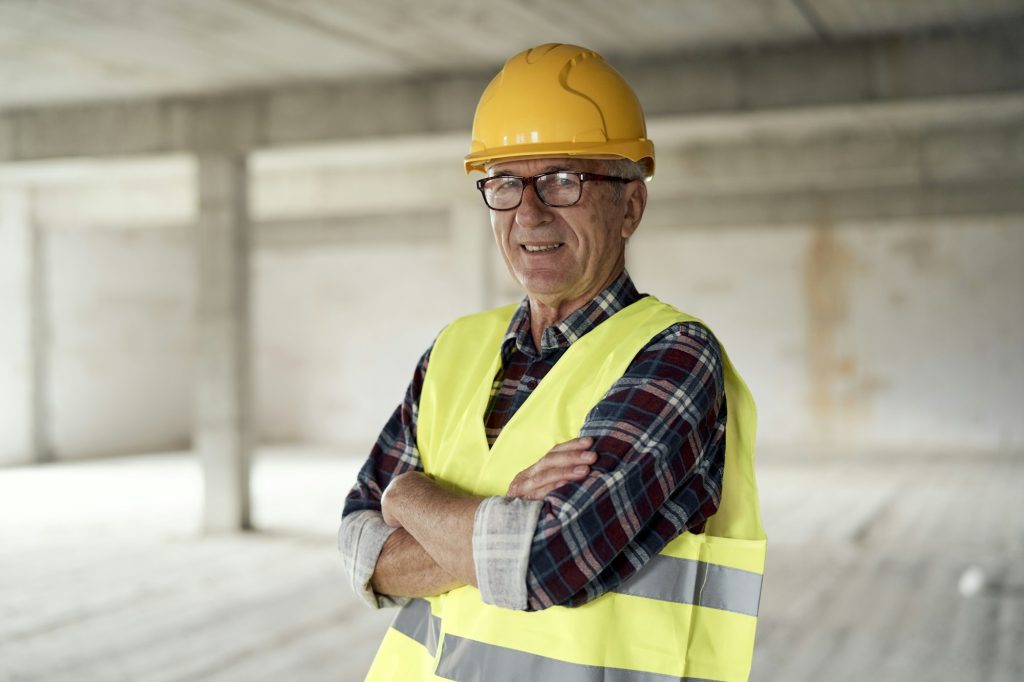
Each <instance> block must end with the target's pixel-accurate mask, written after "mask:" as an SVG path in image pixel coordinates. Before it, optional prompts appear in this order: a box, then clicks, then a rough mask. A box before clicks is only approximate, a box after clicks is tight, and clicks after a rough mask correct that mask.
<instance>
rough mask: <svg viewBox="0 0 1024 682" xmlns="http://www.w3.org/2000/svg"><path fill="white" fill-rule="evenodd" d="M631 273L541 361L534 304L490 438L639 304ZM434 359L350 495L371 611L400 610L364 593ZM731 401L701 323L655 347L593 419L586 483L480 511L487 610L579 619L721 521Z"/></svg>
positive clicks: (500, 388)
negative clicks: (595, 334)
mask: <svg viewBox="0 0 1024 682" xmlns="http://www.w3.org/2000/svg"><path fill="white" fill-rule="evenodd" d="M641 297H642V296H641V294H639V293H638V292H637V290H636V288H635V286H634V285H633V282H632V280H631V279H630V277H629V275H628V274H627V273H626V272H623V273H622V274H621V275H620V276H619V277H618V278H617V279H616V280H615V281H614V282H613V283H612V284H611V285H610V286H608V287H607V288H606V289H605V290H603V291H602V292H601V293H600V294H598V295H597V296H596V297H595V298H594V299H593V300H591V301H590V302H589V303H587V304H586V305H584V306H583V307H582V308H580V309H578V310H576V311H575V312H573V313H571V314H570V315H569V316H568V317H566V318H565V319H564V320H562V321H561V322H559V323H558V324H556V325H552V326H550V327H548V328H546V329H545V330H544V332H543V334H542V337H541V347H540V349H539V350H538V349H536V347H535V346H534V343H533V338H532V336H531V333H530V314H529V302H528V300H527V299H524V300H523V302H522V304H521V305H520V307H519V309H518V310H517V311H516V313H515V314H514V316H513V318H512V321H511V323H510V324H509V328H508V331H507V332H506V334H505V337H504V339H503V341H502V344H501V358H502V369H501V371H500V372H499V374H498V376H496V377H495V378H494V385H493V389H492V398H491V403H490V406H489V409H488V411H487V414H486V418H485V424H484V425H482V426H483V428H485V431H486V434H487V439H488V442H489V443H490V444H493V443H494V441H495V440H496V438H497V437H498V434H499V433H501V430H502V428H504V426H505V424H507V423H508V421H509V420H510V419H511V418H512V415H514V414H515V412H516V411H517V410H518V409H519V407H520V406H522V404H523V403H524V402H525V401H526V399H527V398H528V397H529V395H530V393H531V392H532V391H533V390H534V389H535V388H536V386H537V384H538V383H539V382H540V381H541V380H542V379H543V378H544V376H545V375H546V374H547V373H548V371H550V370H551V368H552V367H553V366H554V365H555V363H556V362H557V361H558V360H559V358H561V357H562V355H563V354H564V353H565V351H566V350H567V349H568V348H569V346H570V345H572V344H573V343H574V342H575V341H577V340H578V339H580V338H581V337H582V336H583V335H585V334H586V333H587V332H589V331H590V330H592V329H594V328H595V327H597V326H598V325H599V324H601V323H602V322H604V321H605V320H606V319H608V318H609V317H611V316H612V315H613V314H615V313H616V312H617V311H619V310H621V309H622V308H624V307H626V306H628V305H630V304H631V303H634V302H635V301H637V300H639V299H640V298H641ZM429 361H430V350H429V349H428V350H427V352H426V353H425V354H424V355H423V357H422V358H421V359H420V362H419V363H418V365H417V367H416V370H415V372H414V374H413V379H412V381H411V383H410V384H409V388H408V390H407V391H406V396H405V400H404V401H403V402H402V404H400V405H399V406H398V408H397V409H396V410H395V412H394V414H393V415H392V416H391V418H390V420H389V421H388V423H387V424H386V425H385V427H384V429H383V431H382V432H381V434H380V437H379V438H378V440H377V443H376V444H375V446H374V447H373V449H372V451H371V453H370V457H369V458H368V459H367V461H366V463H365V465H364V466H363V468H362V470H361V471H360V473H359V476H358V479H357V482H356V484H355V486H354V487H353V488H352V490H351V492H350V493H349V495H348V497H347V499H346V501H345V507H344V511H343V514H342V525H341V529H340V531H339V549H340V550H341V553H342V556H343V559H344V561H345V565H346V568H347V570H348V573H349V576H350V578H351V579H352V582H353V586H354V587H355V588H356V590H357V591H358V592H360V593H362V594H363V595H364V598H365V599H366V600H367V601H368V602H369V603H371V604H373V605H376V606H386V605H393V604H401V603H404V601H405V600H403V599H394V598H391V597H388V596H386V595H377V594H374V593H373V591H372V590H371V589H370V588H369V579H370V576H371V575H372V573H373V568H374V565H375V564H376V560H377V556H378V555H379V553H380V548H381V546H383V543H384V540H385V539H386V538H387V536H388V535H389V534H390V532H391V531H390V529H389V528H388V527H387V526H386V525H385V524H384V523H383V519H382V518H381V517H380V498H381V493H382V492H383V490H384V489H385V488H386V487H387V484H388V483H389V482H390V481H391V479H392V478H393V477H395V476H397V475H398V474H400V473H403V472H405V471H409V470H422V465H421V463H420V458H419V452H418V450H417V448H416V418H417V410H418V405H419V397H420V393H421V390H422V387H423V379H424V376H425V374H426V369H427V366H428V364H429ZM725 424H726V402H725V389H724V383H723V370H722V360H721V355H720V351H719V348H718V343H717V341H716V340H715V338H714V337H713V336H712V335H711V333H710V332H709V331H708V330H707V329H706V328H705V327H703V326H701V325H699V324H697V323H681V324H676V325H673V326H671V327H669V328H668V329H666V330H664V331H663V332H661V333H659V334H658V335H657V336H656V337H655V338H653V339H652V340H651V341H650V342H649V343H648V344H647V345H646V346H645V347H644V348H643V350H641V351H640V353H638V354H637V356H636V357H635V358H634V359H633V361H632V363H631V364H630V366H629V368H628V369H627V370H626V373H625V374H624V375H623V376H622V378H621V379H619V380H618V381H616V382H615V384H614V385H613V386H612V388H611V389H610V390H609V391H608V393H607V394H606V395H605V396H604V398H603V399H602V400H601V401H600V402H599V403H598V404H597V405H596V406H595V407H594V409H593V410H592V411H591V412H590V414H589V415H588V416H587V418H586V420H585V422H584V424H583V427H582V429H581V431H580V435H581V436H590V437H592V438H593V439H594V445H593V447H592V448H591V449H592V450H594V451H595V452H597V454H598V458H597V461H596V462H595V463H594V465H593V466H592V470H591V473H590V475H589V476H588V477H587V478H585V479H583V480H581V481H576V482H570V483H569V484H567V485H565V486H562V487H560V488H558V489H557V490H555V491H553V492H552V493H550V494H548V496H547V497H546V498H545V499H544V500H543V501H527V500H520V499H515V498H502V497H491V498H486V499H485V500H484V501H483V502H482V504H481V505H480V508H479V509H478V511H477V514H476V518H475V521H474V530H473V559H474V564H475V567H476V573H477V579H478V583H479V587H480V592H481V596H482V598H483V599H484V601H486V602H488V603H492V604H497V605H499V606H504V607H507V608H516V609H524V608H525V609H529V610H535V609H543V608H547V607H549V606H552V605H556V604H558V605H566V606H577V605H580V604H583V603H586V602H587V601H590V600H592V599H594V598H596V597H598V596H600V595H602V594H604V593H605V592H607V591H608V590H611V589H614V588H615V587H617V586H618V585H619V584H620V583H622V582H623V581H624V580H626V579H627V578H629V577H630V576H631V575H633V574H634V573H636V571H637V570H638V569H640V568H641V567H642V566H643V565H644V564H645V563H646V562H647V561H648V560H649V559H650V558H651V557H652V556H653V555H655V554H657V553H658V552H659V551H660V550H661V549H662V548H663V547H664V546H665V545H666V544H667V543H668V542H670V541H671V540H672V539H674V538H675V537H677V536H678V535H679V534H680V533H682V532H684V531H691V532H700V530H702V529H703V525H704V522H705V521H706V519H707V518H708V517H710V516H711V515H712V514H714V513H715V511H716V510H717V508H718V502H719V499H720V495H721V485H722V473H723V468H724V463H725Z"/></svg>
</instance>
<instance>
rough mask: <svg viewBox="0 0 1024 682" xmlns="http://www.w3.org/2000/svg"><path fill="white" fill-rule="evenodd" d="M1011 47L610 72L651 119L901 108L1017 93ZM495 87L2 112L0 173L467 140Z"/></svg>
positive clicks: (949, 47)
mask: <svg viewBox="0 0 1024 682" xmlns="http://www.w3.org/2000/svg"><path fill="white" fill-rule="evenodd" d="M1021 36H1024V19H1017V20H1013V21H1008V22H1003V23H1002V24H1000V25H996V26H987V27H982V28H978V29H973V30H969V31H968V30H965V31H962V32H958V33H951V34H944V35H926V36H916V37H899V36H897V37H888V38H876V39H870V40H862V41H857V42H849V43H833V44H828V45H822V44H813V45H803V46H794V47H786V48H766V49H762V50H745V51H737V52H724V53H720V54H679V55H675V56H673V57H666V58H662V59H657V60H642V61H630V62H620V61H616V66H617V67H618V68H619V69H620V70H621V71H622V72H623V73H624V74H625V75H626V77H627V78H628V79H629V80H630V82H631V83H632V84H633V85H634V87H635V88H636V90H637V93H638V95H639V97H640V99H641V101H642V102H643V104H644V107H645V109H646V111H647V114H648V116H651V117H657V116H677V115H688V114H707V113H715V114H728V113H736V112H750V111H769V110H779V109H786V108H798V107H828V106H836V105H849V104H867V103H878V102H900V101H907V100H918V99H925V100H926V99H930V98H940V97H951V96H965V97H967V96H980V95H992V94H995V93H1006V92H1018V91H1022V90H1024V41H1022V40H1021ZM492 75H493V73H491V72H488V73H469V74H457V75H439V76H435V77H430V78H422V77H421V78H405V79H395V80H381V79H378V80H374V81H367V82H357V83H351V82H349V83H337V84H322V85H303V86H294V87H281V88H277V89H268V90H258V91H250V92H242V93H234V94H230V95H222V96H213V97H195V98H181V97H179V98H163V99H155V100H147V101H132V102H113V103H98V104H88V105H79V106H68V107H54V108H42V107H41V108H24V109H13V110H9V111H6V112H3V113H0V162H4V161H25V160H30V159H42V158H57V157H76V156H92V157H96V156H127V155H138V154H164V153H177V152H200V153H201V152H209V151H217V150H221V151H246V150H253V149H261V148H272V147H281V146H289V145H302V144H312V143H318V142H327V141H337V140H355V139H372V138H376V137H388V136H396V135H418V134H429V133H440V132H453V131H454V132H462V133H466V134H468V131H469V129H470V124H471V120H472V115H473V111H474V110H475V108H476V103H477V99H478V98H479V96H480V93H481V92H482V91H483V88H484V87H485V86H486V84H487V82H488V80H489V78H490V77H491V76H492ZM228 123H229V124H228Z"/></svg>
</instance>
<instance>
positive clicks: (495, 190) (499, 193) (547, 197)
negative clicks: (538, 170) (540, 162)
mask: <svg viewBox="0 0 1024 682" xmlns="http://www.w3.org/2000/svg"><path fill="white" fill-rule="evenodd" d="M524 186H525V183H524V181H523V179H522V178H516V177H503V176H500V175H499V176H495V177H493V178H488V179H487V180H486V181H485V182H484V187H483V189H484V198H485V199H486V200H487V205H488V206H490V207H491V208H493V209H497V210H502V209H508V208H514V207H515V206H518V205H519V202H520V201H521V200H522V198H523V189H524ZM533 186H534V189H536V191H537V196H538V197H540V200H541V201H543V202H544V203H545V204H547V205H548V206H571V205H573V204H575V203H576V202H577V201H579V200H580V194H581V192H582V190H583V183H582V182H581V181H580V176H579V175H576V174H575V173H544V174H542V175H537V176H534V184H533Z"/></svg>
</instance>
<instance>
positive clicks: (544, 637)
mask: <svg viewBox="0 0 1024 682" xmlns="http://www.w3.org/2000/svg"><path fill="white" fill-rule="evenodd" d="M515 308H516V307H515V306H507V307H504V308H498V309H495V310H491V311H488V312H484V313H480V314H477V315H471V316H468V317H464V318H461V319H459V320H457V321H456V322H454V323H452V324H451V325H449V326H448V327H447V328H446V329H445V330H444V331H443V332H442V333H441V335H440V336H439V337H438V339H437V341H436V343H435V344H434V348H433V350H432V351H431V355H430V364H429V365H428V368H427V375H426V378H425V380H424V384H423V393H422V397H421V399H420V408H419V420H418V437H417V445H418V447H419V451H420V456H421V457H422V461H423V466H424V469H425V470H426V471H427V472H428V473H431V474H433V475H435V476H436V477H438V478H439V479H441V480H443V481H445V482H446V483H448V484H450V485H452V486H455V487H457V488H460V489H462V490H465V491H467V492H470V493H473V494H475V495H482V496H491V495H499V496H500V495H504V494H505V492H506V491H507V489H508V485H509V483H510V482H511V481H512V478H513V477H514V476H515V475H516V474H517V473H519V472H520V471H521V470H523V469H525V468H526V467H528V466H529V465H531V464H533V463H534V462H536V461H537V460H538V459H540V458H541V457H542V456H543V455H544V454H545V453H546V452H547V451H548V450H550V449H551V447H552V446H554V445H555V444H556V443H560V442H563V441H567V440H570V439H572V438H575V437H577V436H578V435H579V431H580V428H581V427H582V425H583V422H584V420H585V418H586V416H587V414H588V413H589V412H590V410H591V409H592V408H593V407H594V406H595V405H596V404H597V403H598V402H599V401H600V400H601V398H602V397H604V395H605V394H606V393H607V391H608V390H609V389H610V388H611V386H612V384H614V383H615V381H616V380H618V379H619V378H621V377H622V375H623V374H624V373H625V371H626V369H627V368H628V367H629V364H630V362H631V361H632V360H633V358H634V357H635V356H636V355H637V353H639V352H640V350H641V349H643V347H644V346H646V345H647V343H648V342H649V341H650V340H651V339H652V338H653V337H654V336H655V335H657V334H658V333H659V332H661V331H663V330H665V329H666V328H668V327H670V326H671V325H673V324H676V323H678V322H686V321H697V322H699V320H696V319H695V318H693V317H690V316H689V315H686V314H684V313H681V312H679V311H678V310H676V309H675V308H673V307H671V306H669V305H666V304H664V303H662V302H660V301H658V300H657V299H655V298H653V297H646V298H643V299H641V300H640V301H637V302H636V303H634V304H632V305H630V306H628V307H626V308H624V309H623V310H620V311H619V312H618V313H616V314H615V315H613V316H612V317H610V318H609V319H608V320H606V321H605V322H603V323H601V324H600V325H598V326H597V327H596V328H595V329H593V330H592V331H590V332H589V333H587V334H586V335H585V336H583V337H582V338H581V339H579V340H578V341H576V342H575V343H573V344H572V345H571V346H570V347H569V349H568V350H567V351H566V352H565V355H563V356H562V358H561V359H559V361H558V362H557V363H556V364H555V366H554V367H553V368H552V369H551V371H550V372H549V373H548V374H547V376H545V378H544V380H543V381H541V382H540V384H539V385H538V386H537V388H536V389H534V391H533V393H532V394H531V395H530V397H529V398H528V399H527V400H526V402H525V403H524V404H523V406H522V407H520V408H519V410H518V411H517V412H516V414H515V415H514V416H513V417H512V419H511V420H510V421H509V423H508V424H507V425H506V426H505V428H504V429H503V430H502V432H501V434H500V436H499V437H498V439H497V441H495V443H494V446H493V447H492V448H490V449H488V447H487V438H486V436H485V434H484V413H485V411H486V409H487V405H488V402H489V399H490V393H491V388H492V383H493V380H494V377H495V375H496V374H497V372H498V370H499V369H500V367H501V358H500V345H501V340H502V338H503V336H504V334H505V331H506V329H507V328H508V324H509V322H510V320H511V317H512V314H513V313H514V311H515ZM722 359H723V361H724V367H725V372H724V374H725V391H726V399H727V401H728V421H727V426H726V448H725V449H726V452H725V480H724V483H723V488H722V499H721V504H720V505H719V509H718V512H717V513H716V514H715V515H714V516H712V517H711V518H710V519H709V520H708V522H707V524H705V525H706V529H705V532H704V533H702V534H699V535H697V534H693V533H683V534H682V535H680V536H679V537H678V538H676V539H675V540H673V541H672V542H670V543H669V544H668V545H666V546H665V548H664V549H663V550H662V551H661V553H660V554H658V555H656V556H654V557H653V558H652V559H651V561H649V562H648V563H647V564H646V565H645V566H644V567H643V568H642V569H641V570H640V571H638V572H637V573H636V574H635V575H634V576H632V577H631V578H630V579H629V580H627V581H625V582H624V583H623V584H622V585H621V586H619V587H618V588H617V589H616V590H614V591H612V592H608V593H606V594H604V595H603V596H601V597H599V598H598V599H595V600H593V601H590V602H588V603H587V604H584V605H582V606H578V607H574V608H567V607H561V606H554V607H551V608H548V609H545V610H543V611H535V612H527V611H514V610H510V609H502V608H498V607H496V606H491V605H488V604H485V603H483V601H481V599H480V592H479V591H478V590H477V589H476V588H474V587H470V586H465V587H460V588H458V589H455V590H452V591H451V592H448V593H446V594H442V595H439V596H437V597H430V598H428V599H415V600H412V601H411V602H410V603H409V604H407V605H406V606H404V607H403V608H402V609H401V610H400V611H399V613H398V615H397V616H396V618H395V621H394V623H393V624H392V626H391V627H390V628H389V629H388V631H387V634H386V635H385V637H384V641H383V642H382V644H381V647H380V650H379V651H378V652H377V656H376V658H375V659H374V662H373V665H372V667H371V669H370V673H369V675H368V677H367V679H368V680H395V681H400V682H407V681H410V680H433V679H446V680H459V681H460V682H470V681H479V682H522V681H524V680H527V681H530V682H541V681H545V680H553V681H557V682H583V681H588V682H589V681H591V680H593V681H598V680H615V681H620V680H621V681H623V682H625V681H630V682H632V681H634V680H637V681H639V680H642V681H643V682H648V681H650V682H667V681H669V680H705V681H706V680H717V681H728V682H738V681H740V680H746V679H747V678H748V676H749V674H750V662H751V657H752V655H753V650H754V634H755V629H756V624H757V610H758V604H759V601H760V594H761V578H762V575H763V573H764V559H765V547H766V540H765V535H764V530H763V529H762V526H761V516H760V511H759V508H760V505H759V503H758V494H757V484H756V483H755V480H754V467H753V454H754V431H755V427H756V413H755V407H754V402H753V399H752V398H751V396H750V391H749V390H748V389H747V386H746V384H745V383H744V382H743V380H742V379H741V378H740V376H739V374H737V373H736V371H735V370H734V369H733V366H732V363H731V362H730V361H729V359H728V356H726V354H725V351H724V349H723V350H722Z"/></svg>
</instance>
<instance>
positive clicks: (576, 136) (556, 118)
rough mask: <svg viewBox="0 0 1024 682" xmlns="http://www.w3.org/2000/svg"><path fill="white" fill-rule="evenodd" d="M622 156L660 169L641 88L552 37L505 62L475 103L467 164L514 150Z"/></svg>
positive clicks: (476, 166) (513, 154)
mask: <svg viewBox="0 0 1024 682" xmlns="http://www.w3.org/2000/svg"><path fill="white" fill-rule="evenodd" d="M544 156H587V157H598V158H600V157H619V158H625V159H631V160H633V161H643V162H644V163H645V164H646V171H647V175H648V176H651V175H654V143H653V142H651V141H650V140H648V139H647V126H646V124H645V123H644V112H643V109H641V108H640V101H639V100H638V99H637V98H636V93H634V92H633V89H632V88H631V87H629V84H628V83H626V80H625V79H624V78H623V77H622V76H621V75H620V74H619V72H618V71H616V70H615V69H613V68H612V67H611V66H610V65H609V64H608V62H606V61H605V60H604V57H602V56H601V55H599V54H598V53H596V52H594V51H593V50H588V49H587V48H585V47H579V46H578V45H560V44H556V43H549V44H546V45H540V46H539V47H535V48H533V49H531V50H526V51H525V52H520V53H519V54H517V55H516V56H514V57H512V58H511V59H509V60H508V61H507V62H505V67H504V68H503V69H502V70H501V72H500V73H498V75H497V76H495V77H494V80H492V81H491V83H490V85H488V86H487V89H486V90H484V94H483V95H482V96H481V97H480V103H479V104H477V107H476V116H474V117H473V141H472V146H471V149H470V152H469V154H468V155H467V156H466V172H467V173H469V172H470V171H473V170H479V171H483V170H485V166H486V164H488V163H491V162H493V161H498V160H501V159H509V158H523V157H544Z"/></svg>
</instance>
